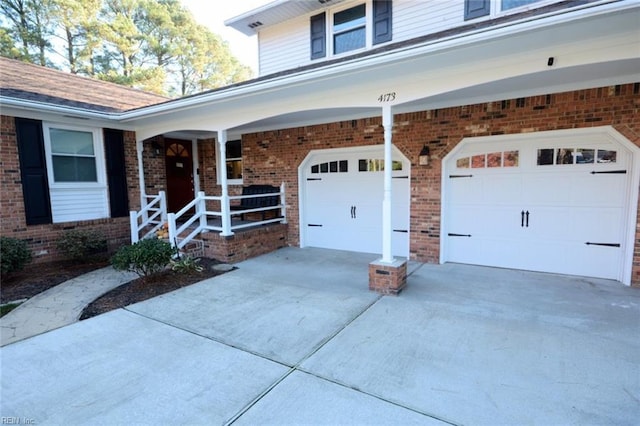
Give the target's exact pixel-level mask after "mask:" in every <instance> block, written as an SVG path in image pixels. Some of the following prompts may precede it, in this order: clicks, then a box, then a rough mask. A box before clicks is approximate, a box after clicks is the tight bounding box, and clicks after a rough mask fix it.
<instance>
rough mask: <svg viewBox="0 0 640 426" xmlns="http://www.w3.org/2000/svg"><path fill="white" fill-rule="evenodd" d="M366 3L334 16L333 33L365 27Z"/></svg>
mask: <svg viewBox="0 0 640 426" xmlns="http://www.w3.org/2000/svg"><path fill="white" fill-rule="evenodd" d="M365 22H366V21H365V5H364V3H363V4H361V5H358V6H355V7H352V8H350V9H347V10H343V11H342V12H338V13H336V14H335V15H333V32H334V33H337V32H340V31H345V30H348V29H350V28H355V27H359V26H364V25H365Z"/></svg>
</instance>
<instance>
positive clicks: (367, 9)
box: [325, 0, 373, 58]
mask: <svg viewBox="0 0 640 426" xmlns="http://www.w3.org/2000/svg"><path fill="white" fill-rule="evenodd" d="M363 3H364V17H365V28H364V34H365V43H364V47H361V48H359V49H353V50H347V51H346V52H342V53H333V51H334V46H333V36H334V32H333V19H334V16H335V14H336V13H340V12H342V11H344V10H347V9H351V8H352V7H356V6H359V5H361V4H363ZM326 13H327V19H326V31H325V34H326V38H327V40H326V41H327V57H333V58H339V57H341V56H346V55H352V54H354V53H358V52H364V51H365V50H367V49H370V48H371V47H372V45H373V39H372V35H371V27H372V25H373V16H372V14H373V5H372V4H371V0H364V1H362V0H361V1H354V2H347V4H346V5H345V4H341V5H340V6H338V7H335V8H330V9H327V11H326Z"/></svg>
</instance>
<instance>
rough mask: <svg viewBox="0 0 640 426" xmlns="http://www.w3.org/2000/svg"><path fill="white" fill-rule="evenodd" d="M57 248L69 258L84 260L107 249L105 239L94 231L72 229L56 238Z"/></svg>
mask: <svg viewBox="0 0 640 426" xmlns="http://www.w3.org/2000/svg"><path fill="white" fill-rule="evenodd" d="M57 246H58V250H60V251H61V252H62V254H63V255H64V256H65V257H66V258H68V259H71V260H76V261H84V260H87V259H90V258H91V257H93V256H95V255H96V254H98V253H105V252H106V251H107V240H106V238H104V237H103V236H102V235H100V234H99V233H98V232H96V231H84V230H72V231H67V232H65V233H64V234H63V235H62V236H61V237H60V238H58V240H57Z"/></svg>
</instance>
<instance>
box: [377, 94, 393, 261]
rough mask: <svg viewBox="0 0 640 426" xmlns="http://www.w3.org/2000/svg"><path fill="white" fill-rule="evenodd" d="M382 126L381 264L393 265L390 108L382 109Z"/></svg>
mask: <svg viewBox="0 0 640 426" xmlns="http://www.w3.org/2000/svg"><path fill="white" fill-rule="evenodd" d="M382 126H383V127H384V198H383V200H382V259H380V260H381V262H383V263H393V261H394V259H393V255H392V254H391V232H392V229H391V197H392V194H391V172H392V170H393V166H392V161H393V160H392V158H391V144H392V143H393V142H392V138H393V136H392V132H391V131H392V129H393V114H392V113H391V106H390V105H385V106H383V107H382Z"/></svg>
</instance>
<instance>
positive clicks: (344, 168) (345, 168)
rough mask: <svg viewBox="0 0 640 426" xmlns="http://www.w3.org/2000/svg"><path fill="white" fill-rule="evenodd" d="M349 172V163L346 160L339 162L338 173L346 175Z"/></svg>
mask: <svg viewBox="0 0 640 426" xmlns="http://www.w3.org/2000/svg"><path fill="white" fill-rule="evenodd" d="M348 171H349V163H348V162H347V160H341V161H340V173H347V172H348Z"/></svg>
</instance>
